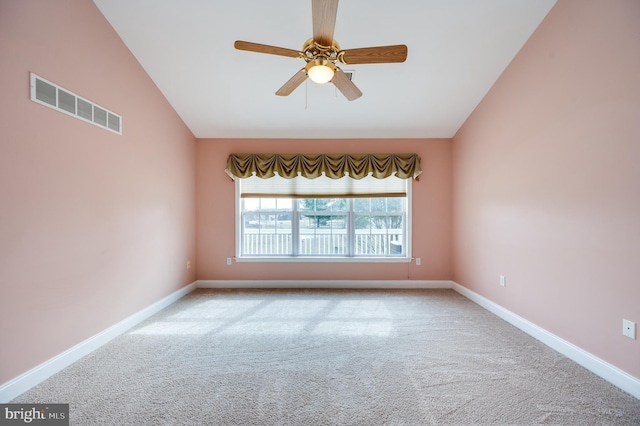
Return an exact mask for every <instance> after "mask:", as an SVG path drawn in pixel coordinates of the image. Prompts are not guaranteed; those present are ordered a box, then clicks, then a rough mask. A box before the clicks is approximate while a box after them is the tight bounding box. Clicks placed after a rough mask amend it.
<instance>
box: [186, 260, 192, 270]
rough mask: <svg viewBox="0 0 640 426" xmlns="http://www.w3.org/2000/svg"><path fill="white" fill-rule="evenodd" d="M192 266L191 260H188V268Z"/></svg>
mask: <svg viewBox="0 0 640 426" xmlns="http://www.w3.org/2000/svg"><path fill="white" fill-rule="evenodd" d="M189 268H191V261H190V260H187V269H189Z"/></svg>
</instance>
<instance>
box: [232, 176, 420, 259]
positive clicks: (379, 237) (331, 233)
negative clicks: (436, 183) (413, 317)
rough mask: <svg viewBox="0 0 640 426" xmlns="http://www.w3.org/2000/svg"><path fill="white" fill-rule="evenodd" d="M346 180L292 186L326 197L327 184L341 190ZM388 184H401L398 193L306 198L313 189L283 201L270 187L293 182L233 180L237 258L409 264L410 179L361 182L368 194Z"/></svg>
mask: <svg viewBox="0 0 640 426" xmlns="http://www.w3.org/2000/svg"><path fill="white" fill-rule="evenodd" d="M300 179H302V178H300ZM318 179H319V180H318ZM345 179H346V180H353V179H349V178H345ZM345 179H339V180H332V179H326V180H325V179H320V178H317V179H313V180H311V179H304V181H307V182H306V183H298V184H297V185H295V186H296V187H298V188H300V187H301V186H304V184H308V183H309V182H311V183H312V186H314V187H315V188H316V189H317V188H320V187H323V189H322V190H321V191H319V192H321V193H323V194H326V191H327V189H326V188H327V187H330V183H331V182H336V184H337V185H342V186H344V184H345V183H344V181H345ZM363 180H364V179H363ZM390 180H393V181H395V182H391V185H392V186H393V185H396V187H397V186H398V185H399V184H401V185H402V187H403V189H402V194H396V191H395V190H394V191H392V192H393V195H394V196H382V197H381V196H373V197H366V195H356V196H353V195H350V196H332V197H327V196H311V197H310V196H309V192H311V191H312V190H311V189H309V188H305V189H304V190H303V191H301V193H303V194H305V195H304V196H302V197H304V198H302V197H299V196H298V197H291V196H289V197H284V196H274V195H273V192H274V188H276V187H278V186H279V185H283V184H291V179H283V178H279V177H277V176H276V177H275V178H272V179H259V178H249V179H238V180H236V185H237V191H236V195H237V203H238V209H237V211H238V217H237V219H238V220H237V236H238V238H237V244H238V249H237V259H238V260H240V261H241V260H243V259H251V260H267V259H268V260H295V259H304V260H305V261H309V260H313V259H316V260H320V259H323V260H332V261H350V260H351V261H354V260H355V261H407V260H408V259H409V258H410V256H411V254H410V229H411V228H410V215H409V212H410V200H411V197H410V194H411V192H410V187H411V180H410V179H398V178H395V177H392V178H389V179H373V178H371V180H368V181H366V182H361V183H363V184H364V186H367V187H369V188H370V191H371V189H372V185H373V189H375V185H378V187H379V188H378V190H380V188H383V189H384V190H385V191H388V188H389V185H390V182H389V181H390ZM283 181H286V182H284V183H283ZM361 181H362V180H361ZM385 181H386V182H385ZM361 186H362V185H361ZM275 192H277V191H275ZM356 192H357V191H356Z"/></svg>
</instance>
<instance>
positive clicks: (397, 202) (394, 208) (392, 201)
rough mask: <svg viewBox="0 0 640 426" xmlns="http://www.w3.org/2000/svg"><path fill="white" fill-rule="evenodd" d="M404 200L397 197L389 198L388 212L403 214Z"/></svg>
mask: <svg viewBox="0 0 640 426" xmlns="http://www.w3.org/2000/svg"><path fill="white" fill-rule="evenodd" d="M403 201H404V198H400V197H396V198H387V211H388V212H401V211H402V210H403V208H402V202H403Z"/></svg>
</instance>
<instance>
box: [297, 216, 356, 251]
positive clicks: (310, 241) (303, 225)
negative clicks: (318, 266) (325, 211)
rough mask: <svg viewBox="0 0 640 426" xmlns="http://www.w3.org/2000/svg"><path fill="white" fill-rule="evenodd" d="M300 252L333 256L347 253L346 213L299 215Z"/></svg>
mask: <svg viewBox="0 0 640 426" xmlns="http://www.w3.org/2000/svg"><path fill="white" fill-rule="evenodd" d="M299 227H300V244H299V246H300V254H301V255H303V256H308V255H321V256H335V255H344V254H347V253H348V248H349V247H348V238H347V216H346V215H326V216H325V215H305V216H300V224H299Z"/></svg>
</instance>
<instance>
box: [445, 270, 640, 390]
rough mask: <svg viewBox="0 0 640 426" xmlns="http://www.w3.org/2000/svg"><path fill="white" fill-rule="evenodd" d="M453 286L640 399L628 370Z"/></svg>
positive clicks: (639, 384)
mask: <svg viewBox="0 0 640 426" xmlns="http://www.w3.org/2000/svg"><path fill="white" fill-rule="evenodd" d="M451 288H452V289H453V290H455V291H456V292H458V293H460V294H461V295H463V296H464V297H466V298H467V299H469V300H471V301H473V302H475V303H477V304H478V305H480V306H482V307H483V308H485V309H486V310H488V311H489V312H491V313H493V314H495V315H497V316H498V317H500V318H502V319H503V320H505V321H507V322H508V323H510V324H511V325H513V326H515V327H517V328H519V329H520V330H522V331H524V332H525V333H527V334H528V335H530V336H531V337H533V338H535V339H537V340H539V341H541V342H542V343H544V344H545V345H547V346H549V347H550V348H552V349H554V350H556V351H558V352H560V353H561V354H562V355H564V356H566V357H567V358H569V359H571V360H572V361H575V362H576V363H578V364H580V365H581V366H583V367H584V368H586V369H587V370H589V371H591V372H592V373H595V374H597V375H598V376H600V377H602V378H603V379H605V380H606V381H608V382H609V383H611V384H613V385H615V386H617V387H619V388H620V389H622V390H623V391H625V392H628V393H630V394H631V395H633V396H634V397H636V398H638V399H640V379H637V378H635V377H633V376H631V375H630V374H627V373H625V372H624V371H622V370H620V369H619V368H617V367H615V366H613V365H611V364H609V363H608V362H606V361H604V360H602V359H600V358H598V357H596V356H595V355H592V354H590V353H589V352H587V351H585V350H584V349H581V348H579V347H578V346H576V345H574V344H573V343H570V342H567V341H566V340H564V339H561V338H560V337H558V336H556V335H555V334H552V333H550V332H548V331H547V330H545V329H543V328H541V327H539V326H537V325H535V324H534V323H532V322H530V321H528V320H526V319H524V318H522V317H520V316H518V315H516V314H514V313H513V312H511V311H509V310H507V309H505V308H503V307H502V306H500V305H498V304H496V303H494V302H492V301H490V300H489V299H486V298H484V297H482V296H480V295H479V294H477V293H475V292H473V291H471V290H469V289H468V288H466V287H463V286H461V285H460V284H458V283H455V282H452V285H451Z"/></svg>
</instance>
